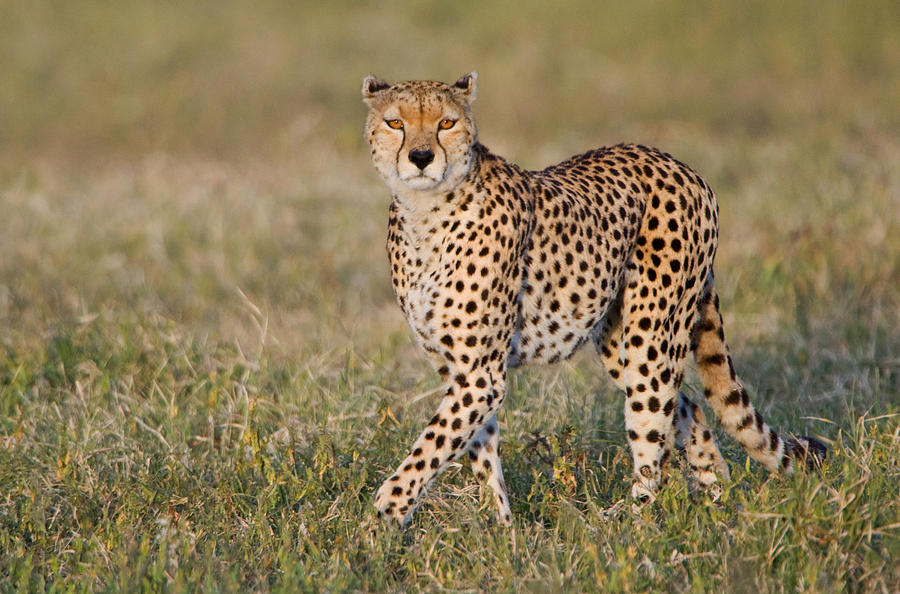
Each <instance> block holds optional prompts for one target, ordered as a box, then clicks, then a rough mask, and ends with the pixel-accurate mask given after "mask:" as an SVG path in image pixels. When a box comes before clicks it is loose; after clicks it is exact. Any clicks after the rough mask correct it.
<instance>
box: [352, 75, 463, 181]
mask: <svg viewBox="0 0 900 594" xmlns="http://www.w3.org/2000/svg"><path fill="white" fill-rule="evenodd" d="M477 76H478V75H477V74H475V73H474V72H472V73H471V74H467V75H465V76H463V77H462V78H460V79H459V80H458V81H456V82H455V83H453V84H452V85H447V84H444V83H441V82H435V81H409V82H403V83H398V84H395V85H390V84H388V83H386V82H384V81H383V80H381V79H378V78H375V77H374V76H367V77H366V78H364V79H363V86H362V95H363V102H365V104H366V105H368V106H369V114H368V116H367V117H366V139H367V140H368V141H369V145H370V146H371V148H372V160H373V161H374V162H375V169H377V170H378V173H379V174H381V177H383V178H384V180H385V181H386V182H387V184H388V186H389V187H390V188H391V190H392V191H393V192H394V193H395V194H406V193H408V192H409V191H410V190H413V191H421V190H426V191H435V192H445V191H449V190H451V189H453V188H454V187H455V186H456V185H457V184H458V183H459V182H460V181H462V180H463V178H464V177H465V176H466V174H467V173H468V172H469V169H470V168H471V165H472V157H473V150H472V148H473V146H474V144H475V138H476V131H475V122H474V120H473V119H472V110H471V104H472V101H473V100H474V99H475V80H476V78H477Z"/></svg>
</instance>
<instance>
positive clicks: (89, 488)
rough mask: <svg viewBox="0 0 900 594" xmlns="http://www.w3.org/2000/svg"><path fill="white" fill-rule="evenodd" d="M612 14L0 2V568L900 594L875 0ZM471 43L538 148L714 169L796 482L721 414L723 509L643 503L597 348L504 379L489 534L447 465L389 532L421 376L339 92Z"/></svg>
mask: <svg viewBox="0 0 900 594" xmlns="http://www.w3.org/2000/svg"><path fill="white" fill-rule="evenodd" d="M622 4H623V5H622V6H607V5H606V3H592V2H587V1H586V0H585V1H578V2H570V3H566V4H564V5H557V4H552V3H542V2H524V3H515V4H514V3H488V2H456V3H435V4H433V5H431V6H428V5H425V4H421V3H416V4H410V5H405V6H404V5H394V6H392V7H386V6H381V7H379V8H376V7H374V6H365V5H363V4H361V3H357V2H350V1H349V0H347V1H336V2H331V3H328V4H320V3H312V2H293V3H292V2H267V3H264V4H260V3H254V4H253V6H251V5H250V3H243V2H238V1H236V0H234V1H232V0H225V1H221V2H196V3H191V4H190V6H187V5H186V4H185V3H174V2H171V3H145V2H130V1H129V2H117V3H114V4H110V3H106V2H98V1H94V0H86V1H84V2H77V3H52V2H49V1H48V0H35V1H33V2H15V1H14V0H0V13H2V14H3V18H2V19H0V73H2V82H0V212H2V213H3V225H2V232H0V592H11V591H35V590H44V589H46V590H52V591H98V590H100V591H103V590H109V591H135V590H138V589H140V590H147V591H156V590H166V591H196V590H199V591H237V590H250V591H260V590H261V591H268V590H276V591H296V590H300V591H319V590H328V591H346V590H350V591H353V590H367V591H415V590H452V591H481V590H501V591H515V590H525V591H592V590H601V591H613V592H620V591H635V592H639V591H647V590H651V591H701V592H702V591H712V590H717V591H722V592H725V591H728V592H730V591H737V592H742V591H743V592H782V591H810V592H841V591H872V592H897V591H900V567H898V559H900V495H898V485H900V60H898V59H897V56H900V4H897V3H896V2H892V1H887V0H885V1H882V0H873V1H871V2H863V1H858V2H816V3H813V2H808V3H786V4H785V5H781V3H765V2H749V3H740V4H737V3H735V4H731V3H717V2H694V3H664V2H658V1H649V0H638V1H636V2H632V3H628V5H627V7H626V6H624V4H625V3H622ZM470 70H477V71H478V72H479V74H480V78H479V99H478V101H477V102H476V104H475V112H476V117H477V118H478V121H479V123H480V127H479V129H480V135H481V140H482V141H483V142H484V143H486V144H487V145H488V146H490V147H491V148H493V149H494V150H496V151H498V152H500V153H501V154H504V155H506V156H507V157H509V158H512V159H514V160H516V161H517V162H519V163H521V164H523V165H525V166H527V167H534V168H537V167H542V166H544V165H547V164H550V163H551V162H555V161H557V160H560V159H562V158H564V157H566V156H568V155H569V154H572V153H574V152H577V151H581V150H584V149H587V148H591V147H595V146H601V145H604V144H612V143H616V142H620V141H625V140H628V141H639V142H643V143H646V144H652V145H656V146H659V147H661V148H663V149H665V150H667V151H669V152H672V153H673V154H675V155H676V156H677V157H679V158H680V159H681V160H684V161H686V162H688V163H689V164H691V165H692V166H694V167H695V168H697V169H698V170H699V171H700V172H701V173H702V174H703V175H704V176H705V177H706V179H707V180H708V181H709V182H710V184H711V185H712V186H713V188H715V190H716V192H717V194H718V197H719V203H720V208H721V211H722V216H721V236H722V240H721V247H720V250H719V255H718V259H717V271H718V273H717V281H718V284H719V292H720V295H721V298H722V303H723V307H724V311H725V323H726V328H727V332H728V336H729V339H730V343H731V346H732V350H733V354H734V356H735V359H736V362H737V366H738V369H739V372H740V373H741V375H742V377H743V379H744V381H745V384H746V385H747V386H748V388H749V389H750V390H751V393H752V396H753V398H754V401H755V402H756V403H757V406H758V407H759V408H760V409H761V411H762V412H763V414H764V415H765V416H766V419H767V420H769V422H771V423H773V424H774V425H775V426H776V427H779V428H782V429H786V430H791V431H795V432H797V433H798V434H805V433H808V434H812V435H816V436H819V437H821V438H822V439H824V440H826V441H827V442H828V443H829V445H830V447H831V456H830V458H829V460H828V462H827V464H826V465H825V467H824V468H823V470H822V472H821V473H813V474H802V475H799V476H794V477H787V478H786V477H779V476H774V475H770V474H768V473H766V472H765V471H764V470H763V469H761V468H759V467H757V466H755V465H751V464H748V463H747V462H746V460H747V458H746V456H745V455H744V454H743V452H742V451H741V449H740V447H739V446H738V445H737V444H736V443H735V442H734V441H733V440H731V439H730V438H727V437H726V436H724V435H723V434H722V435H720V438H721V445H722V447H723V451H724V452H725V454H726V457H727V458H728V459H729V460H730V462H731V464H732V475H733V476H732V480H731V481H730V482H728V483H727V484H725V485H724V493H723V495H722V497H721V499H720V500H719V501H718V502H713V501H711V500H710V498H709V497H707V496H705V495H703V494H691V493H689V490H688V486H687V484H686V482H685V480H684V479H683V478H682V477H681V475H680V473H677V472H676V473H675V476H674V477H673V480H671V481H670V484H669V485H668V487H667V488H666V490H665V491H664V493H663V495H662V496H661V497H660V498H659V500H658V501H657V502H656V503H655V504H653V505H651V506H649V507H646V508H644V509H643V510H640V511H638V512H633V511H632V510H631V508H630V501H628V499H627V496H628V490H629V488H630V481H629V480H628V477H629V474H630V471H631V462H630V457H629V455H628V451H627V444H626V438H625V435H624V431H623V411H622V398H621V397H620V395H619V394H617V393H616V392H615V390H614V388H613V387H612V385H611V384H610V383H609V382H608V381H606V379H605V377H603V376H604V373H603V372H602V371H601V369H600V367H599V365H598V362H597V361H596V360H595V358H594V357H592V356H591V354H590V353H587V352H585V353H582V354H580V355H578V356H577V357H575V358H574V359H573V360H571V361H568V362H566V363H564V364H561V365H557V366H554V367H550V368H543V369H526V370H521V371H516V372H514V373H513V374H512V375H511V378H510V387H511V393H510V395H509V397H508V399H507V406H506V407H505V409H504V411H503V412H502V413H501V416H500V419H501V425H502V427H503V431H502V446H503V449H504V462H505V473H506V477H507V481H508V484H509V487H510V490H511V495H512V507H513V512H514V515H515V518H514V524H513V527H512V528H511V529H503V528H500V527H498V526H497V525H496V524H495V522H494V521H493V518H492V513H493V510H492V503H491V502H490V501H489V500H487V499H485V498H482V497H481V495H482V494H481V493H480V491H479V487H478V486H477V485H476V484H475V483H474V481H473V479H472V477H471V473H470V472H469V470H468V468H463V467H461V466H459V467H456V468H454V469H452V470H451V471H449V472H448V473H447V474H446V475H445V476H443V477H442V478H441V480H439V481H438V482H437V483H436V485H435V488H434V489H433V492H432V493H431V494H430V496H429V498H428V500H427V501H426V503H425V504H424V505H423V506H422V508H421V509H420V511H419V513H418V514H417V515H416V517H415V519H414V521H413V523H412V525H411V526H410V528H409V529H408V530H406V531H399V530H390V529H385V528H384V527H383V526H381V525H379V524H378V523H377V521H376V520H375V518H374V516H373V508H372V506H371V496H372V492H373V490H374V488H375V487H376V486H377V485H378V484H379V483H380V481H381V480H382V479H383V478H384V477H385V476H386V474H387V473H388V472H390V470H391V469H392V467H393V465H395V464H396V463H397V462H399V461H400V460H401V459H402V457H403V456H404V455H405V454H406V451H405V448H406V447H407V446H408V445H409V444H411V443H412V440H413V439H414V437H415V435H416V434H417V433H418V431H419V429H420V428H421V427H422V426H423V424H424V423H425V422H426V420H427V419H428V418H429V415H430V414H431V413H432V412H433V409H434V407H435V406H436V403H437V389H438V385H437V378H436V376H435V375H434V374H432V373H431V372H430V371H429V367H428V365H427V363H426V362H425V360H424V358H423V357H422V356H420V354H419V353H418V350H417V348H416V346H415V345H414V344H413V342H412V339H411V336H410V333H409V331H408V330H407V328H406V326H405V322H404V321H403V319H402V316H401V314H400V312H399V310H398V308H397V307H396V305H395V303H394V300H393V295H392V292H391V289H390V284H389V280H388V266H387V261H386V254H385V252H384V250H383V248H382V246H383V244H384V241H385V229H386V211H387V205H388V199H389V197H388V194H387V191H386V189H385V188H384V187H383V185H382V184H381V182H380V180H379V179H378V178H377V176H376V174H375V172H374V170H373V169H372V167H371V164H370V163H369V159H368V151H367V148H366V147H365V146H364V144H363V139H362V137H361V126H362V119H363V115H364V109H363V106H362V103H361V102H360V98H359V86H360V82H361V79H362V77H363V76H364V75H366V74H369V73H374V74H377V75H379V76H382V77H385V78H388V79H391V80H397V79H405V78H439V79H443V80H455V78H456V77H457V76H459V75H461V74H463V73H465V72H468V71H470ZM687 389H688V391H689V392H690V393H693V394H695V395H696V394H697V392H698V383H697V380H696V378H695V376H694V374H693V373H691V374H689V377H688V380H687ZM701 399H702V397H701Z"/></svg>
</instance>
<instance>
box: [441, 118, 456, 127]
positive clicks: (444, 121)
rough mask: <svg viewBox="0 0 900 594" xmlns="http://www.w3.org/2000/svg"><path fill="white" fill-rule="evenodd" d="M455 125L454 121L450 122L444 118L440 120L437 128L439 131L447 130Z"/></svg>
mask: <svg viewBox="0 0 900 594" xmlns="http://www.w3.org/2000/svg"><path fill="white" fill-rule="evenodd" d="M455 124H456V120H451V119H450V118H444V119H443V120H441V123H440V124H438V128H440V129H441V130H449V129H450V128H452V127H453V126H454V125H455Z"/></svg>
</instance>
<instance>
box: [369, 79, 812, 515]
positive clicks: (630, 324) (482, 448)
mask: <svg viewBox="0 0 900 594" xmlns="http://www.w3.org/2000/svg"><path fill="white" fill-rule="evenodd" d="M476 79H477V75H476V73H474V72H473V73H471V74H468V75H466V76H463V77H461V78H460V79H459V80H457V81H456V82H455V83H453V84H445V83H441V82H436V81H409V82H403V83H398V84H394V85H391V84H389V83H387V82H385V81H383V80H381V79H378V78H376V77H373V76H368V77H366V78H365V79H364V80H363V85H362V95H363V101H364V103H365V104H366V105H367V106H368V115H367V117H366V124H365V136H366V139H367V141H368V143H369V145H370V148H371V156H372V159H373V162H374V165H375V169H376V170H377V172H378V173H379V174H380V176H381V177H382V178H383V179H384V181H385V182H386V183H387V185H388V187H389V188H390V190H391V193H392V201H391V204H390V210H389V220H388V239H387V248H388V255H389V259H390V268H391V279H392V283H393V288H394V291H395V293H396V297H397V301H398V303H399V305H400V308H401V309H402V310H403V313H404V314H405V316H406V318H407V321H408V322H409V325H410V327H411V328H412V330H413V332H414V334H415V338H416V340H417V342H418V343H419V345H420V346H421V348H422V349H423V350H424V352H425V353H426V355H427V356H428V358H429V359H430V361H431V363H432V364H433V366H434V368H435V369H436V370H437V372H438V374H439V375H440V377H441V380H442V382H443V385H445V386H446V393H445V395H444V397H443V399H442V401H441V403H440V406H439V407H438V410H437V413H436V414H435V415H434V416H433V417H432V419H431V420H430V421H429V423H428V426H427V427H426V428H425V429H424V431H423V432H422V433H421V435H420V436H419V437H418V439H416V441H415V443H414V444H413V446H412V449H411V451H410V453H409V455H408V456H407V457H406V459H404V460H403V462H402V463H401V464H400V466H399V467H398V468H397V470H396V471H395V472H394V473H393V474H392V475H391V476H390V477H389V478H388V479H387V480H386V481H385V482H384V483H383V484H382V486H381V487H380V488H379V489H378V490H377V492H376V494H375V507H376V508H377V510H378V514H379V516H381V517H382V518H385V519H387V520H395V521H398V522H399V523H400V524H402V525H406V524H407V523H408V522H409V521H410V518H411V517H412V514H413V512H414V511H415V509H416V507H417V505H418V503H419V502H420V501H421V499H422V496H423V494H424V493H425V492H426V490H427V489H428V486H429V484H430V483H431V482H432V481H433V480H434V479H435V477H436V476H437V475H439V474H440V473H441V471H442V470H444V469H445V468H446V467H447V465H448V463H450V462H451V461H452V460H454V459H456V458H458V457H460V456H462V455H464V454H466V453H467V454H468V456H469V458H470V461H471V465H472V469H473V471H474V473H475V476H476V478H477V479H478V480H479V481H483V482H486V483H487V484H488V485H489V487H490V488H491V490H492V492H493V497H494V499H495V503H496V506H497V511H498V521H499V522H500V523H501V524H504V525H508V524H509V523H510V522H511V519H512V514H511V512H510V506H509V495H508V493H507V489H506V485H505V483H504V480H503V471H502V468H501V465H500V456H499V450H500V443H499V442H500V430H499V426H498V423H497V411H498V410H499V409H500V406H501V405H502V404H503V400H504V397H505V395H506V385H507V378H506V375H507V371H508V370H509V369H510V368H513V367H516V366H519V365H524V364H541V363H553V362H556V361H559V360H561V359H566V358H567V357H570V356H571V355H572V354H573V353H574V352H575V351H576V350H578V348H579V347H581V346H582V345H583V344H585V343H587V342H589V341H590V342H592V343H593V345H594V347H595V348H596V350H597V352H598V353H599V355H600V358H601V360H602V362H603V365H604V367H605V368H606V370H607V372H608V373H609V375H610V377H611V378H612V379H613V381H614V383H615V384H616V386H617V387H618V388H619V389H620V390H622V391H624V392H625V430H626V432H627V440H628V443H629V445H630V447H631V453H632V460H633V464H634V483H633V486H632V489H631V494H632V496H633V497H635V498H636V499H637V500H638V501H640V502H646V501H650V500H652V499H653V498H654V497H655V494H656V493H657V492H658V490H659V489H660V487H661V486H662V485H663V483H664V481H665V477H666V472H665V467H666V461H667V460H668V459H669V456H670V454H671V452H672V448H673V446H674V445H676V444H677V445H679V446H681V447H683V449H684V451H685V454H686V456H687V460H688V468H689V473H690V477H689V478H690V479H691V480H692V482H695V483H696V484H699V485H700V486H702V487H708V486H710V485H712V484H713V483H715V482H716V481H717V480H718V479H720V478H721V479H727V478H728V476H729V471H728V465H727V464H726V462H725V460H724V459H723V457H722V455H721V453H720V451H719V449H718V447H717V445H716V443H715V439H714V438H713V435H712V433H711V431H710V430H709V428H708V427H707V424H706V420H705V418H704V415H703V413H702V411H701V409H700V408H699V406H698V405H697V404H695V403H694V402H691V401H690V400H689V399H688V398H687V397H686V396H685V394H684V393H683V392H681V391H680V387H681V383H682V379H683V377H684V366H685V359H686V357H687V356H688V354H690V353H693V355H694V357H695V359H696V362H697V368H698V371H699V376H700V380H701V381H702V383H703V386H704V388H705V392H704V393H705V397H706V401H707V402H708V403H709V405H710V406H711V407H712V409H713V410H714V411H715V413H716V415H717V416H718V418H719V420H720V421H721V424H722V425H723V426H724V427H725V430H726V431H727V432H728V433H729V434H731V435H732V436H733V437H734V438H735V439H737V441H738V442H739V443H740V444H741V445H742V446H743V447H744V448H745V449H746V450H747V452H748V454H749V455H750V457H751V458H753V459H755V460H757V461H758V462H760V463H761V464H762V465H763V466H765V467H766V468H768V469H770V470H778V469H781V470H782V471H785V472H791V471H792V470H793V468H794V466H795V464H796V463H798V462H799V463H802V464H805V465H807V466H809V467H813V466H814V465H815V464H817V463H818V462H819V461H820V460H822V459H823V458H824V456H825V453H826V449H825V446H824V445H823V444H822V443H821V442H819V441H817V440H815V439H813V438H810V437H799V438H793V437H788V438H783V437H781V436H779V435H778V433H776V432H775V430H774V429H772V428H770V427H769V425H767V424H766V422H765V421H764V420H763V418H762V416H761V415H760V413H759V411H758V410H755V409H754V407H753V405H752V404H751V403H750V399H749V398H748V395H747V391H746V390H745V389H744V387H743V386H742V385H741V383H740V381H739V380H738V378H737V376H736V374H735V368H734V364H733V362H732V358H731V355H730V354H729V350H728V347H727V345H726V343H725V334H724V331H723V325H722V316H721V314H720V313H719V298H718V296H717V294H716V290H715V284H714V280H713V259H714V257H715V254H716V247H717V239H718V207H717V205H716V199H715V196H714V194H713V192H712V190H711V189H710V187H709V186H708V185H707V183H706V182H705V181H704V180H703V179H702V178H701V177H700V176H699V175H698V174H697V173H696V172H694V171H693V170H692V169H691V168H689V167H687V166H686V165H684V164H683V163H681V162H679V161H677V160H675V159H674V158H673V157H672V156H670V155H669V154H667V153H664V152H661V151H659V150H657V149H653V148H648V147H645V146H640V145H636V144H621V145H618V146H613V147H609V148H601V149H597V150H592V151H589V152H586V153H584V154H581V155H577V156H574V157H572V158H570V159H568V160H566V161H564V162H562V163H560V164H558V165H554V166H552V167H548V168H547V169H544V170H543V171H525V170H523V169H521V168H519V167H517V166H516V165H514V164H512V163H508V162H507V161H505V160H504V159H502V158H501V157H498V156H496V155H494V154H492V153H491V152H490V151H489V150H488V149H487V148H485V147H484V146H483V145H481V144H480V143H479V142H478V137H477V132H476V127H475V121H474V119H473V117H472V110H471V105H472V101H473V100H474V99H475V95H476Z"/></svg>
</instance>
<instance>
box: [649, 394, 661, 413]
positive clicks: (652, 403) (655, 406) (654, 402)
mask: <svg viewBox="0 0 900 594" xmlns="http://www.w3.org/2000/svg"><path fill="white" fill-rule="evenodd" d="M647 409H649V410H650V412H654V413H655V412H656V411H658V410H659V398H657V397H656V396H651V397H650V400H648V401H647Z"/></svg>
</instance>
